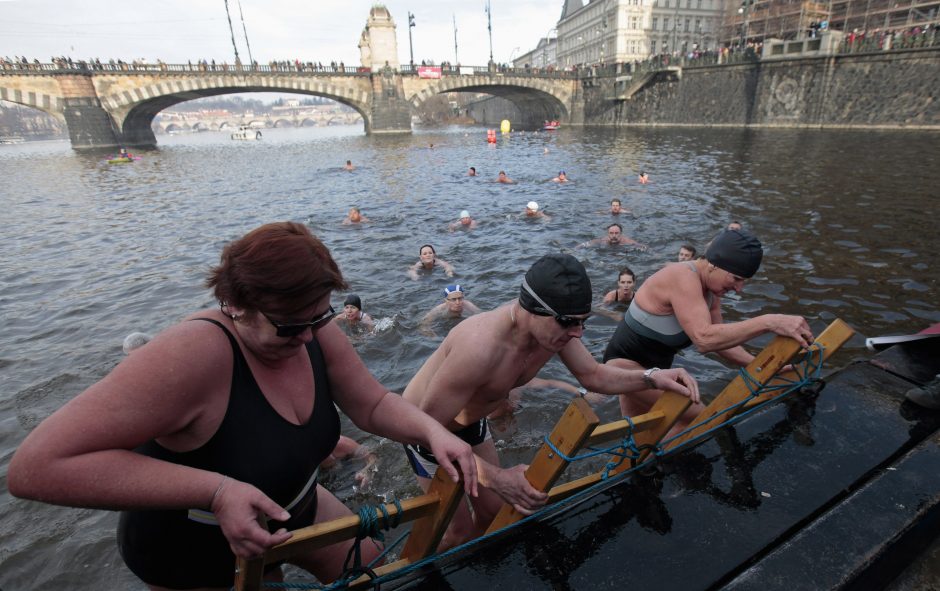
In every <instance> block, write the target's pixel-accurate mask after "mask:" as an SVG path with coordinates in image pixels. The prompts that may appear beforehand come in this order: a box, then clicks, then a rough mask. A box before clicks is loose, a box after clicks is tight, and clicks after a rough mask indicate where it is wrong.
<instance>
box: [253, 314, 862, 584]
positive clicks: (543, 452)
mask: <svg viewBox="0 0 940 591" xmlns="http://www.w3.org/2000/svg"><path fill="white" fill-rule="evenodd" d="M853 334H854V331H853V330H852V328H851V327H849V326H848V325H847V324H846V323H844V322H842V321H841V320H838V319H837V320H835V321H834V322H832V324H830V325H829V326H828V327H827V328H826V330H825V331H823V332H822V334H820V335H819V337H818V338H817V339H816V341H815V342H814V344H813V346H812V347H810V349H809V350H808V351H807V352H806V353H805V354H806V355H819V351H820V349H821V351H822V354H821V359H822V361H824V360H826V359H828V358H829V357H830V356H831V355H832V354H833V353H835V352H836V351H837V350H838V349H839V348H840V347H841V346H842V345H843V344H844V343H845V342H846V341H848V340H849V338H851V337H852V335H853ZM799 351H800V346H799V344H798V343H797V342H796V341H795V340H793V339H790V338H786V337H780V336H777V337H775V338H774V340H773V341H771V343H770V344H769V345H767V347H765V348H764V350H763V351H761V352H760V353H758V354H757V356H756V357H755V358H754V360H753V361H752V362H751V363H750V364H749V365H748V366H747V368H746V371H747V373H748V374H749V375H750V376H751V377H752V378H753V381H754V383H755V384H760V385H761V386H763V385H767V384H769V385H771V386H773V385H777V384H781V383H784V381H785V380H788V379H789V380H792V379H794V378H796V374H795V373H794V372H788V373H786V374H783V375H780V376H778V375H777V372H778V371H780V369H781V368H783V367H784V366H785V365H786V364H788V363H790V361H791V359H793V358H794V357H795V356H796V355H797V354H798V353H799ZM752 386H753V384H752ZM778 395H779V392H769V393H765V394H760V395H758V396H756V397H754V398H753V399H751V400H748V398H750V397H751V388H750V387H749V385H748V384H747V383H746V382H745V379H744V378H743V377H742V376H741V375H738V376H737V377H735V378H734V379H733V380H732V381H731V382H730V383H729V384H728V385H727V386H726V387H725V388H724V390H722V392H721V393H720V394H719V395H718V396H717V397H716V398H715V399H714V400H713V401H712V402H711V404H709V405H708V406H707V407H705V409H704V410H703V411H702V412H701V413H700V414H699V415H698V417H696V418H695V420H694V421H692V423H691V424H690V426H689V428H688V430H687V432H686V433H685V434H684V435H683V436H681V437H679V438H677V439H675V440H673V441H670V442H669V444H668V445H667V446H666V447H665V449H666V450H667V451H668V450H670V449H673V448H675V447H676V446H678V445H681V444H682V443H684V442H686V441H688V440H689V439H691V438H693V437H695V436H696V435H698V434H700V433H701V432H703V431H705V430H706V429H711V428H714V427H715V426H717V425H720V424H721V423H723V422H725V421H727V420H728V419H730V418H732V417H733V416H734V415H736V414H738V413H739V412H743V411H744V410H747V409H749V408H752V407H753V406H754V405H756V404H760V403H761V402H766V401H768V400H771V399H773V398H774V397H776V396H778ZM746 400H748V401H747V402H746V403H745V404H741V403H742V402H744V401H746ZM690 405H691V401H690V400H689V399H688V398H686V397H685V396H682V395H681V394H677V393H676V392H668V391H664V392H662V393H661V395H660V396H659V398H658V400H657V402H656V403H655V404H654V405H653V407H652V408H651V409H650V411H649V412H648V413H646V414H643V415H639V416H636V417H632V419H631V421H627V420H625V419H621V420H618V421H613V422H611V423H607V424H604V425H601V424H600V419H598V418H597V415H596V414H595V413H594V411H593V410H592V409H591V407H590V406H589V405H588V403H587V402H586V401H585V400H584V399H583V398H581V397H577V398H575V399H574V400H572V401H571V403H570V404H569V405H568V408H567V409H565V412H564V414H563V415H562V416H561V418H560V419H559V421H558V423H557V424H556V425H555V428H554V429H553V430H552V432H551V435H549V441H551V445H549V444H548V443H543V444H542V446H541V447H540V448H539V450H538V452H536V454H535V458H534V459H533V460H532V462H531V463H530V464H529V467H528V468H527V469H526V472H525V475H526V478H527V479H528V480H529V482H530V483H531V484H532V486H533V487H534V488H536V489H538V490H540V491H543V492H547V493H548V497H549V500H548V502H549V503H554V502H557V501H560V500H562V499H564V498H566V497H569V496H571V495H573V494H575V493H577V492H579V491H581V490H584V489H585V488H588V487H589V486H592V485H594V484H597V483H598V482H600V481H601V480H603V479H604V477H605V472H606V473H607V475H608V476H613V475H616V474H619V473H621V472H623V471H624V470H627V469H629V468H630V464H631V463H630V462H629V461H627V460H626V459H625V460H624V461H623V462H621V463H620V464H619V465H618V466H616V467H613V468H611V469H610V470H609V471H607V470H605V471H601V472H597V473H594V474H590V475H588V476H585V477H582V478H579V479H577V480H573V481H570V482H567V483H565V484H561V485H559V486H555V483H556V482H557V480H558V479H559V478H560V477H561V475H562V473H563V472H564V470H565V468H567V467H568V464H569V463H570V460H569V459H567V458H572V457H573V456H575V455H577V453H578V452H579V451H580V450H581V449H582V448H583V447H586V446H594V445H599V444H603V443H608V442H610V441H615V440H617V439H620V438H622V437H624V436H625V435H628V434H630V433H631V430H632V434H633V441H634V442H635V443H636V445H637V447H638V448H639V450H640V455H639V457H638V458H637V460H636V461H637V462H642V461H647V460H649V459H650V457H649V452H650V450H651V449H652V448H654V447H655V446H656V445H657V444H658V443H659V442H660V441H661V440H662V439H663V437H665V436H666V434H667V433H669V431H670V430H671V429H672V428H673V427H674V426H675V424H676V423H677V422H678V421H679V418H680V417H681V416H682V414H683V413H684V412H685V411H686V410H687V409H688V408H689V406H690ZM735 405H739V406H737V407H736V408H734V409H733V410H732V411H729V412H726V413H725V414H724V415H722V416H721V417H719V418H718V419H715V420H713V421H709V419H710V418H711V417H714V416H715V415H717V414H719V413H721V412H722V411H724V410H726V409H729V408H731V407H735ZM631 422H632V425H631V424H630V423H631ZM556 450H557V451H556ZM462 495H463V486H462V483H461V482H454V481H453V480H451V479H450V477H449V476H447V474H446V473H445V472H444V471H443V470H438V471H437V473H436V474H435V476H434V479H433V480H432V482H431V486H430V487H429V489H428V492H427V493H426V494H424V495H421V496H419V497H415V498H413V499H407V500H404V501H402V502H401V511H400V512H399V510H398V508H397V507H396V506H395V505H392V504H386V505H385V510H386V511H387V513H388V515H389V517H390V518H392V519H394V518H398V519H400V521H401V522H402V523H404V522H408V521H414V522H415V524H414V526H413V527H412V530H411V533H410V535H409V536H408V541H407V543H406V544H405V547H404V549H403V550H402V553H401V558H400V559H399V560H397V561H395V562H392V563H389V564H386V565H383V566H381V567H378V568H376V569H374V572H375V573H376V574H377V575H378V576H381V575H383V574H386V573H390V572H392V571H395V570H398V569H400V568H402V567H404V566H407V565H409V564H413V563H415V562H417V561H419V560H421V559H423V558H425V557H427V556H430V555H431V554H433V553H434V551H435V550H436V549H437V546H438V544H440V541H441V538H443V536H444V532H445V531H446V530H447V526H448V525H449V524H450V520H451V518H452V517H453V515H454V512H455V511H456V510H457V507H458V503H459V502H460V499H461V497H462ZM399 515H400V516H399ZM522 517H523V515H521V514H520V513H518V512H517V511H516V510H515V509H513V508H512V506H511V505H509V504H504V505H503V507H502V508H501V510H500V511H499V513H498V514H497V515H496V517H495V518H494V520H493V523H492V524H491V525H490V527H489V529H487V533H490V532H495V531H497V530H500V529H503V528H505V527H507V526H509V525H512V524H513V523H515V522H517V521H519V520H520V519H522ZM359 522H360V519H359V517H358V516H357V515H349V516H347V517H341V518H339V519H334V520H332V521H328V522H325V523H319V524H316V525H312V526H310V527H305V528H302V529H298V530H295V531H294V532H293V536H292V537H291V539H290V540H288V541H287V542H284V543H283V544H280V545H278V546H274V547H273V548H271V549H269V550H268V551H267V552H265V553H264V554H263V555H262V556H259V557H257V558H253V559H241V558H240V559H239V560H238V570H237V573H236V578H235V589H236V591H259V590H260V589H261V588H262V584H263V580H262V579H263V576H264V566H265V565H266V564H270V563H272V562H277V561H279V560H284V559H286V558H289V557H290V556H293V555H295V554H300V553H303V552H309V551H311V550H315V549H318V548H322V547H324V546H329V545H330V544H335V543H337V542H341V541H344V540H349V539H353V538H355V536H356V533H357V532H358V529H359ZM370 581H371V579H370V578H369V577H367V576H362V577H360V578H358V579H356V580H355V581H353V582H352V583H350V585H349V587H350V588H353V589H354V588H356V587H362V586H365V585H368V584H369V583H370Z"/></svg>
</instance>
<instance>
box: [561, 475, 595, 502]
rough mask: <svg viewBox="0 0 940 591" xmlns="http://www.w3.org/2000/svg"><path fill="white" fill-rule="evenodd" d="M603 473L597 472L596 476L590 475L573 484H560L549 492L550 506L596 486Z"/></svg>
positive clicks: (574, 481) (572, 482)
mask: <svg viewBox="0 0 940 591" xmlns="http://www.w3.org/2000/svg"><path fill="white" fill-rule="evenodd" d="M601 474H602V473H601V472H596V473H594V474H588V475H587V476H584V477H582V478H578V479H577V480H572V481H571V482H566V483H564V484H559V485H558V486H556V487H553V488H552V490H550V491H548V504H552V503H557V502H558V501H560V500H562V499H567V498H568V497H570V496H571V495H573V494H575V493H576V492H580V491H582V490H584V489H586V488H588V487H589V486H594V485H595V484H597V483H598V482H600V481H601V480H602V479H601Z"/></svg>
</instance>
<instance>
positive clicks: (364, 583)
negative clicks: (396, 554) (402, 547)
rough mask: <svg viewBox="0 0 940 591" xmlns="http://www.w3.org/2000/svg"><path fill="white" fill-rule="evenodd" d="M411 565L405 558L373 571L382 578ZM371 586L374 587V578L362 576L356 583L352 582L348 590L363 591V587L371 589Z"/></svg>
mask: <svg viewBox="0 0 940 591" xmlns="http://www.w3.org/2000/svg"><path fill="white" fill-rule="evenodd" d="M409 564H411V563H410V562H408V561H407V560H405V559H404V558H403V559H401V560H396V561H395V562H390V563H388V564H383V565H382V566H379V567H376V568H374V569H372V572H374V573H375V575H376V576H377V577H381V576H382V575H386V574H388V573H390V572H393V571H396V570H398V569H400V568H403V567H406V566H408V565H409ZM371 586H372V577H369V576H367V575H362V576H361V577H359V578H358V579H356V580H355V581H350V583H349V586H348V588H349V589H361V588H363V587H371Z"/></svg>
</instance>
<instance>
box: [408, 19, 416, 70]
mask: <svg viewBox="0 0 940 591" xmlns="http://www.w3.org/2000/svg"><path fill="white" fill-rule="evenodd" d="M414 27H415V15H413V14H411V13H410V12H409V13H408V50H409V51H410V52H411V68H412V69H414V67H415V47H414V45H413V44H412V43H411V29H413V28H414Z"/></svg>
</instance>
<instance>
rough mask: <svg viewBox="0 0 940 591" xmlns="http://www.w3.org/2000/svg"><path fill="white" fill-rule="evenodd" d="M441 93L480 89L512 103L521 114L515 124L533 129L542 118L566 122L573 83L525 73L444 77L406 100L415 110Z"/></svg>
mask: <svg viewBox="0 0 940 591" xmlns="http://www.w3.org/2000/svg"><path fill="white" fill-rule="evenodd" d="M442 92H481V93H486V94H490V95H493V96H498V97H501V98H504V99H507V100H509V101H511V102H513V103H514V104H515V105H516V106H517V107H519V111H520V112H521V113H523V114H524V117H525V118H524V120H523V121H520V122H518V124H517V126H518V127H520V128H523V129H537V128H539V127H541V125H542V123H543V122H544V121H546V120H558V121H562V122H568V121H569V117H570V115H571V113H570V110H569V107H568V106H569V105H571V101H572V95H573V94H574V86H573V85H572V81H571V80H561V79H559V80H554V79H543V78H534V77H526V76H493V75H491V74H487V75H474V76H446V77H444V78H441V79H440V80H435V81H433V82H431V83H430V84H427V85H426V86H425V87H424V88H422V89H421V90H419V91H417V92H415V93H414V94H412V95H411V96H410V97H409V98H408V100H409V102H410V103H411V105H412V107H413V108H415V109H417V108H418V107H420V106H421V104H422V103H424V101H426V100H428V99H429V98H431V97H432V96H434V95H436V94H440V93H442Z"/></svg>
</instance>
